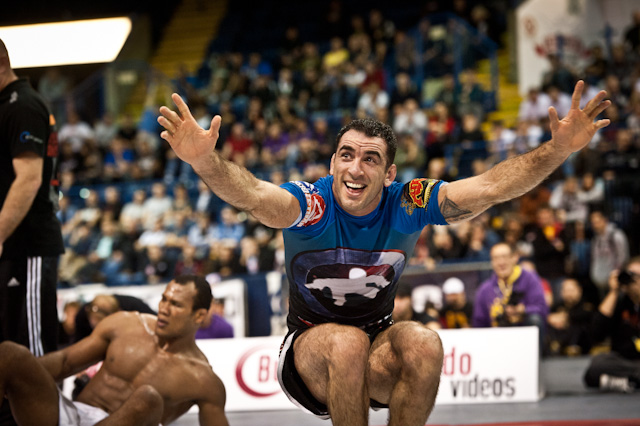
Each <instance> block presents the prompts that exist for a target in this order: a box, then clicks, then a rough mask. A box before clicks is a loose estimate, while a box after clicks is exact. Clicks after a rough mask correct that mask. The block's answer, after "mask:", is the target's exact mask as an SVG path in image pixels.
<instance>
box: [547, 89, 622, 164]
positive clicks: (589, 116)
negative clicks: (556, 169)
mask: <svg viewBox="0 0 640 426" xmlns="http://www.w3.org/2000/svg"><path fill="white" fill-rule="evenodd" d="M583 90H584V82H583V81H582V80H580V81H578V83H576V86H575V89H574V90H573V95H572V97H571V109H570V110H569V113H568V114H567V116H566V117H564V118H563V119H562V120H559V119H558V112H557V111H556V109H555V108H554V107H549V120H550V125H551V134H552V138H553V140H554V142H555V143H556V145H557V146H559V147H561V148H562V149H564V150H566V151H568V152H576V151H579V150H581V149H582V148H584V147H585V146H586V145H587V144H588V143H589V141H591V138H593V135H595V133H596V131H598V130H599V129H602V128H603V127H606V126H608V125H609V123H610V120H609V119H604V120H598V121H594V120H595V119H596V117H597V116H598V115H600V113H601V112H602V111H604V110H605V109H606V108H607V107H608V106H609V105H611V101H609V100H606V101H605V100H604V98H605V97H606V96H607V92H605V91H604V90H602V91H600V92H599V93H598V94H597V95H596V96H595V97H594V98H593V99H591V100H590V101H589V102H588V103H587V105H585V107H584V109H580V99H581V97H582V91H583Z"/></svg>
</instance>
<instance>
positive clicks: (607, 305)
mask: <svg viewBox="0 0 640 426" xmlns="http://www.w3.org/2000/svg"><path fill="white" fill-rule="evenodd" d="M639 21H640V19H639ZM608 287H609V289H608V292H607V294H606V296H605V298H604V300H603V301H602V303H601V304H600V306H599V307H598V311H597V312H596V313H595V317H594V321H593V324H592V330H591V331H592V336H593V339H594V341H595V342H599V341H601V340H603V339H604V338H606V337H610V338H611V352H609V353H602V354H599V355H596V356H595V357H593V358H592V359H591V364H590V365H589V367H588V369H587V371H586V372H585V374H584V382H585V384H586V385H587V386H588V387H592V388H600V389H601V390H603V391H617V392H624V393H630V392H633V391H634V390H637V389H640V348H639V345H640V343H638V336H640V314H639V313H638V305H640V258H637V257H636V258H633V259H631V260H630V261H629V264H628V265H626V267H625V268H623V269H620V270H616V271H612V273H611V275H610V277H609V282H608Z"/></svg>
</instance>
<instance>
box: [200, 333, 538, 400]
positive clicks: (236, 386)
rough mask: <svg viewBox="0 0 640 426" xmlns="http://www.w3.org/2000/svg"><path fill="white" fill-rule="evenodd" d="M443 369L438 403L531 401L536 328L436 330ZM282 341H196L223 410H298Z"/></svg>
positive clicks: (535, 397)
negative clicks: (284, 368)
mask: <svg viewBox="0 0 640 426" xmlns="http://www.w3.org/2000/svg"><path fill="white" fill-rule="evenodd" d="M439 334H440V337H441V339H442V344H443V347H444V354H445V357H444V365H443V370H442V379H441V383H440V389H439V392H438V398H437V400H436V403H437V404H475V403H495V402H533V401H538V400H539V399H540V392H539V385H538V364H539V358H538V329H537V328H536V327H513V328H490V329H462V330H441V331H439ZM281 343H282V338H281V337H260V338H258V337H256V338H246V339H218V340H199V341H198V346H200V348H201V349H202V351H203V352H204V353H205V355H206V356H207V358H209V362H210V363H211V365H212V366H213V369H214V371H215V372H216V373H217V374H218V375H219V376H220V378H221V379H222V381H223V382H224V384H225V387H226V390H227V405H226V410H227V411H256V410H286V409H297V408H296V407H295V406H294V405H293V404H292V403H291V402H290V401H289V400H288V399H287V397H286V396H285V395H284V393H283V392H282V391H281V389H280V386H279V384H278V378H277V365H278V352H279V349H280V344H281Z"/></svg>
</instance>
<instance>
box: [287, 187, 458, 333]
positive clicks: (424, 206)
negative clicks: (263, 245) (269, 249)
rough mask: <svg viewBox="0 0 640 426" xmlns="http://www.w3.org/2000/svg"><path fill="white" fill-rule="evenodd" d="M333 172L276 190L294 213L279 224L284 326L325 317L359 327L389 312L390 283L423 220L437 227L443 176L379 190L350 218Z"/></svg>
mask: <svg viewBox="0 0 640 426" xmlns="http://www.w3.org/2000/svg"><path fill="white" fill-rule="evenodd" d="M332 184H333V176H327V177H324V178H321V179H319V180H318V181H317V182H316V183H314V184H310V183H307V182H288V183H285V184H283V185H282V188H284V189H286V190H287V191H289V192H290V193H291V194H293V195H294V196H295V197H296V198H297V199H298V201H299V202H300V211H301V214H300V216H299V217H298V219H297V220H296V222H295V223H294V224H293V225H291V226H290V227H289V228H288V229H285V230H284V241H285V257H286V269H287V278H288V280H289V287H290V298H289V317H288V319H287V323H288V325H289V328H290V329H296V328H300V327H308V326H311V325H315V324H321V323H326V322H336V323H341V324H348V325H354V326H357V327H361V328H363V329H366V328H368V327H369V326H374V325H375V324H377V323H379V322H381V321H383V320H385V319H388V318H390V316H391V312H392V310H393V299H394V297H395V292H396V285H397V282H398V279H399V278H400V275H401V274H402V271H403V270H404V267H405V264H406V262H407V260H408V258H409V257H410V256H411V254H412V252H413V248H414V246H415V244H416V241H417V240H418V237H419V236H420V232H421V231H422V229H423V228H424V226H425V225H428V224H439V225H445V224H446V223H447V222H446V221H445V219H444V217H443V216H442V213H441V212H440V208H439V207H438V203H437V200H438V191H439V189H440V186H441V185H442V184H443V182H441V181H438V180H432V179H414V180H412V181H410V182H408V183H406V184H401V183H398V182H394V183H393V184H391V185H390V186H389V187H386V188H384V190H383V194H382V199H381V200H380V204H379V205H378V207H377V208H376V209H375V210H374V211H373V212H371V213H369V214H368V215H366V216H353V215H350V214H349V213H347V212H345V211H344V210H343V209H342V208H341V207H340V206H339V205H338V203H337V202H336V200H335V198H334V195H333V191H332V189H331V186H332Z"/></svg>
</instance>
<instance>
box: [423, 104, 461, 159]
mask: <svg viewBox="0 0 640 426" xmlns="http://www.w3.org/2000/svg"><path fill="white" fill-rule="evenodd" d="M455 130H456V121H455V119H454V118H453V116H452V115H451V113H450V110H449V108H448V107H447V105H446V104H445V103H444V102H436V103H435V104H434V106H433V108H432V109H431V111H430V113H429V123H428V128H427V135H426V139H425V144H426V148H427V158H428V159H432V158H438V157H444V146H445V145H447V144H449V143H450V142H451V141H452V140H453V135H454V132H455Z"/></svg>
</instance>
